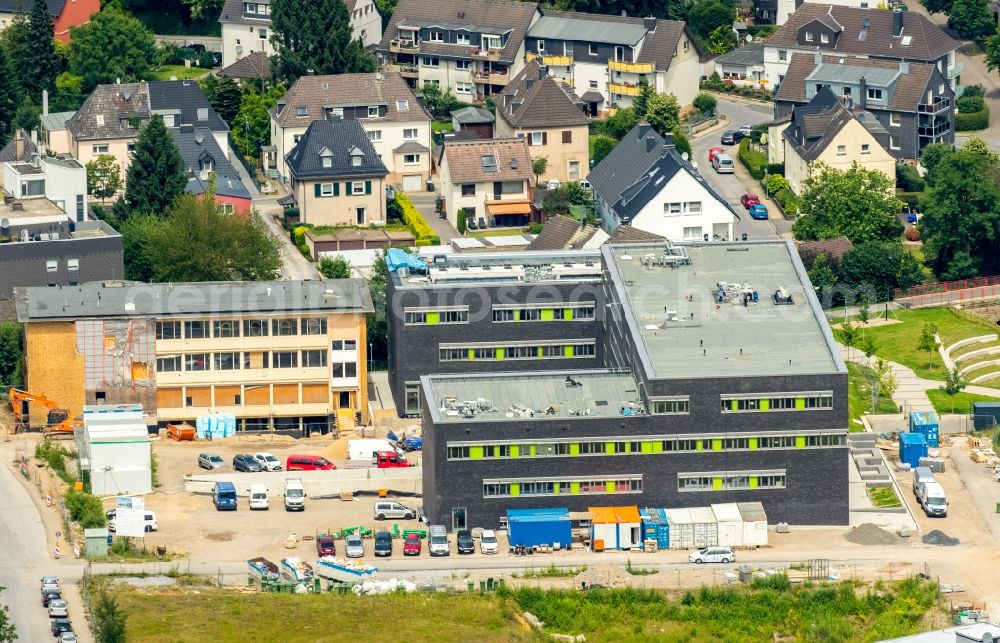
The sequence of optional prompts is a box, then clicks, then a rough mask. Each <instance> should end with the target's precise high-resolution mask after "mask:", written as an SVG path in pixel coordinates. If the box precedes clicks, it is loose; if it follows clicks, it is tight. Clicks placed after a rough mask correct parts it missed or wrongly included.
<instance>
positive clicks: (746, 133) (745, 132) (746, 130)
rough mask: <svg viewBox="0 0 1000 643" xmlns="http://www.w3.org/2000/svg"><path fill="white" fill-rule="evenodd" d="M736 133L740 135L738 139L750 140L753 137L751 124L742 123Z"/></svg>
mask: <svg viewBox="0 0 1000 643" xmlns="http://www.w3.org/2000/svg"><path fill="white" fill-rule="evenodd" d="M737 133H738V134H739V135H740V138H750V137H751V136H753V123H743V124H742V125H740V129H739V130H737Z"/></svg>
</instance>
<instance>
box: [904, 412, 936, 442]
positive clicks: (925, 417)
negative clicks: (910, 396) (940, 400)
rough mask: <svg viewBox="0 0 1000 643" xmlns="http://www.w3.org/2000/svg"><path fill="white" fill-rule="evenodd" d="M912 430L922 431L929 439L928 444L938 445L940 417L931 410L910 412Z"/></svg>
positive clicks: (913, 431)
mask: <svg viewBox="0 0 1000 643" xmlns="http://www.w3.org/2000/svg"><path fill="white" fill-rule="evenodd" d="M910 432H911V433H920V434H921V435H923V436H924V438H925V439H926V440H927V446H929V447H934V448H935V449H936V448H937V447H938V419H937V416H936V415H934V413H932V412H930V411H913V412H911V413H910Z"/></svg>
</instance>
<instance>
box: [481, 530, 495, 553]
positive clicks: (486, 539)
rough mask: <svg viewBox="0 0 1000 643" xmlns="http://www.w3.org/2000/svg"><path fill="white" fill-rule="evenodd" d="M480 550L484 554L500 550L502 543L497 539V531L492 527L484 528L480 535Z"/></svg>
mask: <svg viewBox="0 0 1000 643" xmlns="http://www.w3.org/2000/svg"><path fill="white" fill-rule="evenodd" d="M479 551H481V552H482V553H484V554H496V553H499V552H500V543H499V542H498V541H497V533H496V532H495V531H493V530H492V529H484V530H483V534H482V535H481V536H480V537H479Z"/></svg>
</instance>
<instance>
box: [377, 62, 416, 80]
mask: <svg viewBox="0 0 1000 643" xmlns="http://www.w3.org/2000/svg"><path fill="white" fill-rule="evenodd" d="M384 68H385V70H386V71H394V72H397V73H398V74H399V75H400V76H402V77H403V78H417V77H418V76H419V75H420V73H419V71H418V69H417V66H416V65H411V64H407V63H399V64H386V65H384Z"/></svg>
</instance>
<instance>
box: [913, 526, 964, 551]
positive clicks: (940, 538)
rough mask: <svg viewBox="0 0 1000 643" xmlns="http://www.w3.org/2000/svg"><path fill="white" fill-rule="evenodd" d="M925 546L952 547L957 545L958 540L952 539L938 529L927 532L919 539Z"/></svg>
mask: <svg viewBox="0 0 1000 643" xmlns="http://www.w3.org/2000/svg"><path fill="white" fill-rule="evenodd" d="M920 540H921V541H922V542H923V543H924V544H925V545H940V546H941V547H954V546H955V545H957V544H958V543H959V540H958V538H952V537H951V536H949V535H948V534H946V533H944V532H943V531H941V530H940V529H935V530H934V531H931V532H928V534H927V535H926V536H924V537H923V538H921V539H920Z"/></svg>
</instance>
